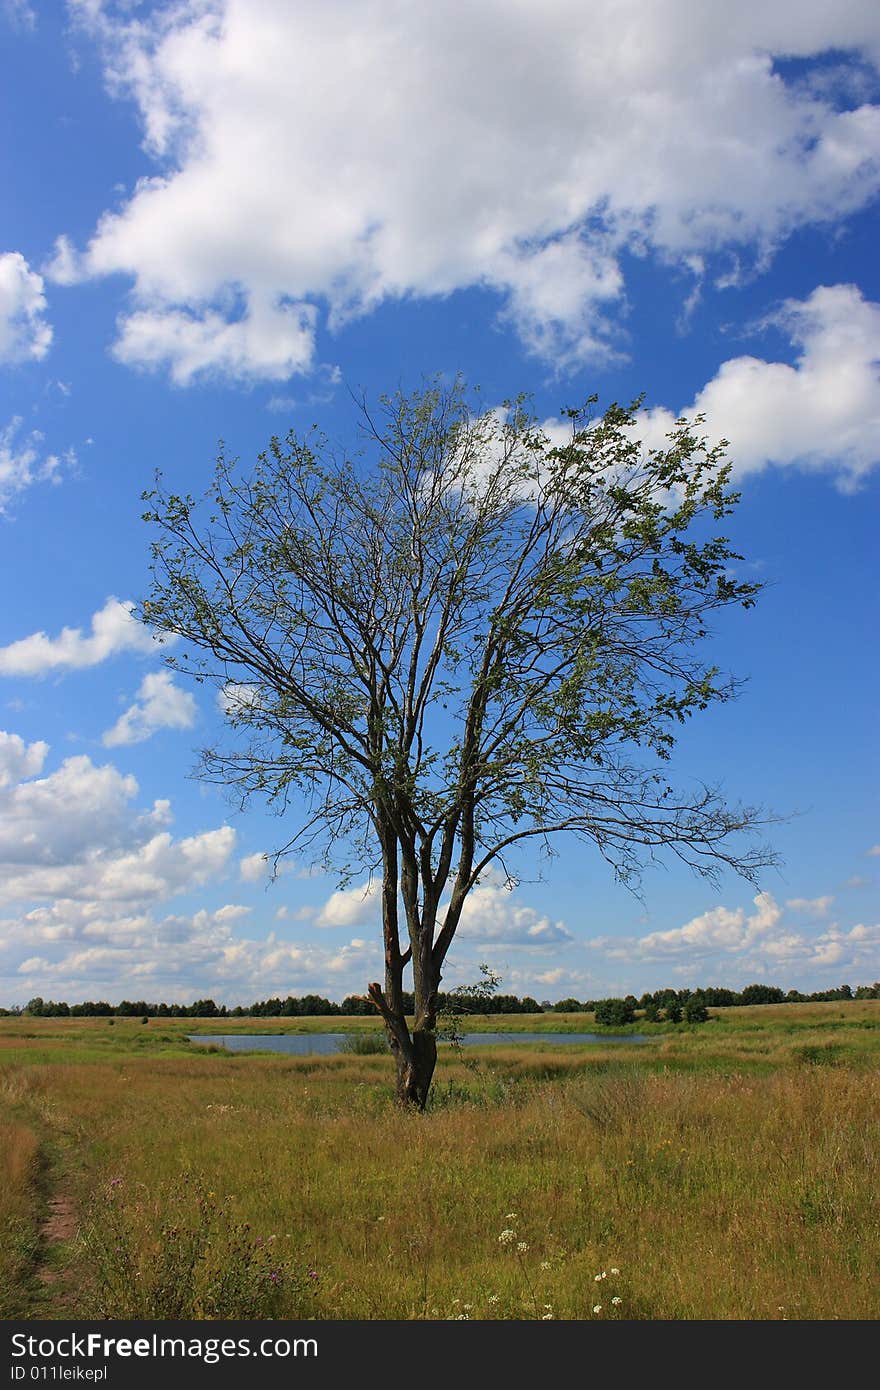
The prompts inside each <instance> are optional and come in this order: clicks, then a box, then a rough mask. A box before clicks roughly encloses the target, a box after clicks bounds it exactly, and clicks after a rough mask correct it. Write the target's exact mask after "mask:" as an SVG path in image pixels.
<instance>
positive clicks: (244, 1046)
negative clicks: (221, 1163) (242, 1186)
mask: <svg viewBox="0 0 880 1390" xmlns="http://www.w3.org/2000/svg"><path fill="white" fill-rule="evenodd" d="M349 1036H350V1034H348V1033H189V1034H188V1037H189V1040H190V1042H195V1043H203V1044H207V1043H213V1044H214V1045H215V1046H217V1047H225V1048H227V1049H228V1050H229V1051H230V1052H286V1053H287V1054H288V1055H290V1056H293V1057H309V1056H319V1057H327V1056H329V1055H330V1054H331V1053H334V1052H338V1051H339V1049H340V1047H341V1046H342V1044H343V1042H344V1041H345V1039H346V1038H347V1037H349ZM461 1041H462V1043H463V1044H464V1046H465V1047H472V1046H483V1047H487V1046H490V1045H493V1044H494V1045H498V1044H503V1045H504V1046H506V1045H507V1044H508V1043H549V1044H551V1045H554V1046H555V1045H556V1044H558V1043H559V1044H565V1043H634V1042H647V1041H648V1039H647V1038H646V1037H645V1036H644V1034H641V1033H630V1034H628V1035H618V1034H614V1033H465V1034H464V1036H463V1037H462V1039H461Z"/></svg>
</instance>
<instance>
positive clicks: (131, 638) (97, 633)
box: [0, 597, 173, 676]
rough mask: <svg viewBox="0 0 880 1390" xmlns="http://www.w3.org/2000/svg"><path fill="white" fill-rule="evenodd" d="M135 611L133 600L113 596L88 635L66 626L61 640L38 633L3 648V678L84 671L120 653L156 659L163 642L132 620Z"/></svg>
mask: <svg viewBox="0 0 880 1390" xmlns="http://www.w3.org/2000/svg"><path fill="white" fill-rule="evenodd" d="M133 608H134V604H133V603H132V602H130V601H126V602H123V603H120V602H119V600H118V599H116V598H112V597H111V598H108V599H107V602H106V603H105V604H104V607H103V608H100V609H99V610H98V612H97V613H95V614H93V616H92V630H91V633H90V634H89V635H88V636H84V635H83V631H82V628H78V627H65V628H62V630H61V632H60V634H59V635H58V636H57V637H48V636H47V635H46V633H45V632H34V633H31V635H30V636H29V637H22V638H20V639H19V640H18V641H17V642H11V643H10V644H9V646H8V647H0V676H42V675H45V674H46V673H47V672H48V671H57V670H81V669H83V668H84V667H87V666H97V665H99V664H100V662H102V661H106V660H107V658H108V657H111V656H116V655H117V653H119V652H137V653H139V654H140V655H149V656H154V655H155V654H156V652H157V650H158V645H161V643H160V640H159V639H157V638H155V637H154V636H153V635H152V633H151V632H150V630H149V629H148V628H146V627H144V625H143V623H139V622H138V621H137V619H136V618H133V617H132V615H131V614H132V609H133ZM165 640H166V641H167V640H168V639H165ZM172 640H173V639H172Z"/></svg>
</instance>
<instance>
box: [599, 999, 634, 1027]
mask: <svg viewBox="0 0 880 1390" xmlns="http://www.w3.org/2000/svg"><path fill="white" fill-rule="evenodd" d="M635 1016H636V1014H635V1009H634V1008H633V1003H632V1001H631V1000H630V999H600V1000H599V1002H598V1003H597V1005H596V1022H597V1023H604V1024H610V1025H611V1026H612V1027H614V1028H621V1027H623V1026H624V1025H625V1024H627V1023H633V1022H634V1021H635Z"/></svg>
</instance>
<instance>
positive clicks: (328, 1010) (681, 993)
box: [0, 981, 880, 1022]
mask: <svg viewBox="0 0 880 1390" xmlns="http://www.w3.org/2000/svg"><path fill="white" fill-rule="evenodd" d="M855 999H880V981H875V982H874V984H872V985H857V986H856V988H855V989H853V987H852V986H851V985H847V984H844V985H839V986H838V987H837V988H836V989H826V990H816V991H814V992H813V993H812V994H803V993H801V991H800V990H796V989H790V990H788V991H787V992H786V991H783V990H781V989H780V988H779V987H778V986H776V985H763V984H754V985H746V987H745V988H744V989H742V990H733V989H724V988H721V987H720V986H715V985H710V986H708V987H706V988H700V989H694V990H691V989H678V990H676V989H659V990H655V991H654V992H653V993H651V992H646V993H645V994H642V995H641V997H640V998H637V997H636V996H635V995H634V994H628V995H626V996H624V997H623V998H617V997H614V998H607V999H586V1000H579V999H575V998H566V999H559V1000H557V1002H556V1003H551V1002H550V1001H549V1000H547V999H545V1000H542V1001H541V1002H540V1003H539V1002H538V1001H537V1000H536V999H533V998H532V997H531V995H525V996H523V997H522V998H519V997H518V996H517V995H515V994H492V993H488V992H487V993H486V994H485V995H475V994H474V993H469V994H468V996H467V998H466V999H463V998H462V995H461V994H456V993H455V992H452V993H449V994H440V996H439V999H438V1004H439V1010H440V1012H445V1013H479V1014H540V1013H596V1014H597V1016H598V1015H607V1021H609V1022H612V1021H614V1022H624V1021H631V1019H632V1018H633V1017H635V1011H636V1010H640V1011H641V1012H642V1014H643V1016H644V1017H645V1018H647V1019H648V1021H651V1020H652V1018H656V1017H657V1016H658V1015H659V1013H660V1011H661V1010H662V1011H663V1012H664V1015H665V1016H666V1017H667V1018H669V1016H670V1010H671V1012H672V1014H673V1015H674V1014H675V1011H676V1005H677V1006H678V1008H679V1009H686V1006H688V1005H690V1006H691V1009H690V1012H693V1009H694V1006H695V1005H696V1006H699V1005H700V1004H702V1005H704V1006H705V1007H706V1008H714V1009H724V1008H732V1007H734V1006H736V1005H740V1006H743V1005H750V1004H816V1003H837V1002H843V1001H845V1000H855ZM403 1001H404V1006H405V1008H406V1010H407V1011H411V1010H412V1008H413V1004H414V1000H413V996H412V994H411V993H409V994H408V993H406V992H405V993H404V997H403ZM616 1005H621V1006H625V1007H624V1009H623V1010H621V1009H620V1008H615V1007H614V1006H616ZM375 1012H376V1011H375V1008H374V1006H373V1004H372V1002H371V1001H370V1000H369V999H367V998H365V997H363V996H361V995H357V994H350V995H348V996H347V997H346V998H345V999H343V1001H342V1003H341V1004H337V1003H335V1002H334V1001H333V1000H331V999H325V998H324V996H323V995H320V994H305V995H303V996H301V997H299V998H298V997H296V996H295V995H291V994H289V995H288V996H287V997H286V998H285V999H281V998H279V997H277V996H276V997H273V998H271V999H264V1000H258V1001H256V1002H255V1003H253V1004H249V1005H242V1004H236V1005H235V1006H234V1007H232V1008H228V1007H227V1006H226V1005H225V1004H217V1003H215V1001H214V1000H213V999H196V1000H194V1002H193V1003H192V1004H166V1003H164V1002H163V1003H159V1004H153V1003H148V1002H147V1001H146V1000H144V999H137V1000H130V999H123V1000H121V1001H120V1003H119V1004H109V1003H107V1002H106V1001H105V1000H99V1001H94V1000H87V1001H85V1002H84V1003H81V1004H67V1003H65V1002H64V1001H59V1002H56V1001H55V1000H52V999H48V1000H46V999H43V998H42V997H41V996H40V995H37V996H35V997H34V998H33V999H30V1000H28V1002H27V1004H25V1005H23V1006H16V1005H14V1006H13V1007H12V1008H10V1009H4V1008H0V1017H3V1018H14V1017H20V1016H22V1015H27V1016H28V1017H30V1018H106V1017H115V1018H138V1017H140V1018H300V1017H337V1016H338V1017H357V1016H370V1015H374V1014H375ZM623 1013H626V1014H627V1015H629V1016H630V1017H629V1018H626V1019H625V1018H624V1017H623V1016H622V1015H623ZM612 1015H614V1018H612V1017H611V1016H612ZM618 1015H620V1017H618Z"/></svg>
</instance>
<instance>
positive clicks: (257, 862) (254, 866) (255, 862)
mask: <svg viewBox="0 0 880 1390" xmlns="http://www.w3.org/2000/svg"><path fill="white" fill-rule="evenodd" d="M268 874H269V863H268V859H267V856H266V855H265V854H246V855H245V856H244V858H243V859H239V861H238V876H239V878H241V879H243V880H244V882H245V883H259V882H260V881H261V880H262V879H264V878H267V877H268Z"/></svg>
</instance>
